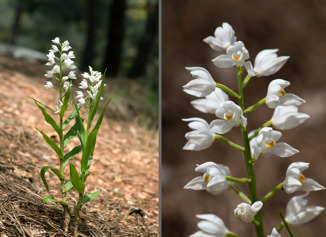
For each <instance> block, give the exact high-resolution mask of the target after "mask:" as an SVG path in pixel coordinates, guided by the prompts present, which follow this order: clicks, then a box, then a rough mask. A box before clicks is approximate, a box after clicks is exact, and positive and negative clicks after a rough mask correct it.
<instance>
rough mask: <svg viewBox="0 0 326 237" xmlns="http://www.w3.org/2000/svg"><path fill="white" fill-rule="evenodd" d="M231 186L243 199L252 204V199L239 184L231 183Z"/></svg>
mask: <svg viewBox="0 0 326 237" xmlns="http://www.w3.org/2000/svg"><path fill="white" fill-rule="evenodd" d="M229 187H230V188H231V189H232V190H233V191H234V192H236V193H237V194H238V195H239V197H240V198H242V200H243V201H245V202H246V203H249V204H251V203H252V202H251V200H250V199H249V198H248V197H247V195H246V194H244V193H243V192H242V191H241V190H240V189H239V188H238V187H237V186H235V185H234V184H230V185H229Z"/></svg>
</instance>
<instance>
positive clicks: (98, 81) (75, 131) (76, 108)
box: [32, 37, 110, 236]
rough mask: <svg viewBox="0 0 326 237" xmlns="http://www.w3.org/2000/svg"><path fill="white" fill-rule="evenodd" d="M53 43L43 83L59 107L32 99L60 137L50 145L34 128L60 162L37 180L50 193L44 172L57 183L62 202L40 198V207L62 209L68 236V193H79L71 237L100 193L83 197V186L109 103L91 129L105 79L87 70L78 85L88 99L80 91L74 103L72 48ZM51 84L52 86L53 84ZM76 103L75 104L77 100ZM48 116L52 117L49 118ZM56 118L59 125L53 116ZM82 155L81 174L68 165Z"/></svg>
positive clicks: (48, 140)
mask: <svg viewBox="0 0 326 237" xmlns="http://www.w3.org/2000/svg"><path fill="white" fill-rule="evenodd" d="M52 42H53V43H54V44H53V45H52V49H51V50H50V51H49V54H48V55H47V57H48V62H47V63H46V65H48V66H53V68H52V70H49V71H47V73H46V74H45V75H44V76H45V77H47V78H49V79H50V80H49V81H47V82H46V84H45V86H44V87H45V88H47V89H55V90H56V91H57V92H58V94H59V100H58V105H57V106H55V108H54V109H53V108H51V107H49V106H47V105H45V104H43V103H42V102H40V101H38V100H36V99H33V98H32V99H33V100H34V102H35V104H36V105H37V106H38V107H39V108H40V110H41V111H42V114H43V116H44V119H45V121H46V122H47V123H48V124H49V125H51V126H52V128H53V129H54V130H55V131H56V133H57V134H58V137H59V142H58V143H59V144H57V143H56V142H55V141H53V140H52V139H51V138H50V137H49V136H48V135H46V134H45V133H44V132H43V131H41V130H40V129H38V128H36V129H37V130H38V131H39V132H40V133H41V134H42V136H43V138H44V140H45V141H46V142H47V143H48V144H49V145H50V146H51V148H52V149H53V150H54V151H55V153H56V154H57V155H58V158H59V164H60V165H59V167H58V168H55V167H50V166H45V167H43V168H42V169H41V171H40V176H41V178H42V181H43V184H44V186H45V188H46V189H47V191H49V186H48V183H47V180H46V177H45V174H46V172H47V171H49V170H51V171H52V172H53V173H54V174H55V175H56V176H57V178H58V179H59V181H60V185H61V188H60V192H61V199H58V198H55V197H54V196H53V195H48V196H45V197H44V198H43V203H46V202H49V201H50V202H55V203H58V204H60V205H61V206H62V208H63V212H64V232H65V234H67V233H68V227H69V222H70V219H71V214H70V206H69V204H68V202H67V193H68V192H69V191H71V190H73V189H74V190H75V191H77V193H78V197H79V198H78V201H77V203H76V205H75V206H74V214H75V230H74V236H78V225H79V221H80V214H79V212H80V209H81V207H82V206H84V205H85V204H86V203H87V202H89V201H91V200H93V199H94V198H95V197H97V196H98V195H99V191H96V192H93V193H89V194H86V193H85V182H86V179H87V177H88V175H89V169H90V166H91V164H92V160H93V152H94V149H95V145H96V136H97V133H98V131H99V128H100V126H101V123H102V121H103V117H104V112H105V109H106V108H107V106H108V104H109V102H110V101H108V102H107V103H106V104H105V106H104V107H103V108H102V112H101V114H100V116H99V118H98V120H97V122H96V123H95V125H93V120H94V117H95V114H96V112H97V110H98V109H99V108H100V107H99V101H100V100H101V99H103V98H102V97H101V95H102V92H103V87H104V85H105V84H104V75H103V76H102V74H101V73H100V72H97V71H93V69H92V68H91V67H89V73H86V72H85V73H83V74H82V76H83V77H84V79H83V80H82V81H81V82H80V86H79V88H81V89H88V91H87V96H85V95H84V93H83V92H82V91H77V96H76V99H75V98H74V96H73V93H72V91H71V89H72V86H73V85H72V81H73V80H76V79H77V77H76V73H75V71H72V70H73V69H75V68H76V66H75V65H74V61H73V60H72V59H74V58H75V56H74V52H73V51H71V46H70V45H69V42H68V41H67V40H66V41H64V42H63V43H61V42H60V39H59V38H58V37H56V38H55V39H53V40H52ZM52 81H54V82H55V83H53V82H52ZM77 99H78V102H79V103H78V104H77V102H76V100H77ZM69 106H70V107H72V108H71V112H70V114H69V115H68V116H66V112H67V111H69ZM82 106H85V107H87V108H88V113H87V114H85V115H83V116H82V115H81V107H82ZM51 113H52V114H53V115H51ZM57 115H58V117H59V118H58V120H59V121H58V122H59V123H57V121H56V119H55V118H54V116H57ZM86 118H87V125H86V126H85V125H84V121H85V120H86ZM73 120H75V124H73V125H71V126H70V128H69V130H68V131H67V132H65V129H66V128H67V127H68V125H69V124H70V123H71V122H72V121H73ZM76 136H77V137H78V138H79V142H80V144H79V145H77V146H75V147H74V148H72V149H71V150H70V151H67V145H68V144H69V143H70V141H71V139H73V138H74V137H76ZM80 152H81V153H82V156H81V161H80V173H78V171H77V169H76V167H75V165H73V164H72V163H71V162H70V161H71V160H72V159H73V158H74V157H75V156H76V155H77V154H78V153H80ZM68 163H69V167H70V177H66V176H65V167H66V166H67V165H68Z"/></svg>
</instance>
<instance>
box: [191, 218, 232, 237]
mask: <svg viewBox="0 0 326 237" xmlns="http://www.w3.org/2000/svg"><path fill="white" fill-rule="evenodd" d="M196 217H197V218H199V219H202V221H200V222H199V223H198V224H197V225H198V227H199V229H200V230H199V231H197V232H196V233H194V234H192V235H190V237H212V236H215V237H225V236H226V235H227V233H228V232H229V230H228V228H226V226H225V224H224V222H223V221H222V219H221V218H219V217H218V216H216V215H213V214H201V215H196Z"/></svg>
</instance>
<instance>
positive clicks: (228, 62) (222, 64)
mask: <svg viewBox="0 0 326 237" xmlns="http://www.w3.org/2000/svg"><path fill="white" fill-rule="evenodd" d="M212 61H213V63H214V64H215V65H216V66H217V67H219V68H229V67H233V66H234V65H235V62H234V60H233V59H232V57H231V56H229V55H220V56H217V57H216V58H214V59H213V60H212Z"/></svg>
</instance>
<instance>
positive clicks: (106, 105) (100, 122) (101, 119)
mask: <svg viewBox="0 0 326 237" xmlns="http://www.w3.org/2000/svg"><path fill="white" fill-rule="evenodd" d="M110 102H111V99H110V100H109V101H108V102H107V103H106V104H105V106H104V107H103V109H102V112H101V114H100V117H99V118H98V120H97V122H96V124H95V126H94V128H93V130H95V129H99V128H100V126H101V124H102V121H103V118H104V115H105V110H106V108H107V107H108V105H109V104H110Z"/></svg>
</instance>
